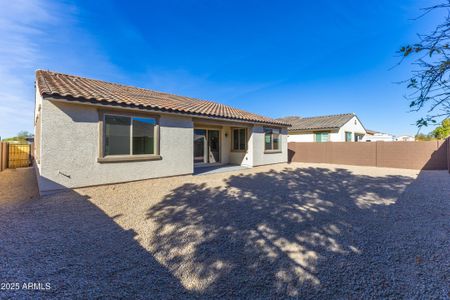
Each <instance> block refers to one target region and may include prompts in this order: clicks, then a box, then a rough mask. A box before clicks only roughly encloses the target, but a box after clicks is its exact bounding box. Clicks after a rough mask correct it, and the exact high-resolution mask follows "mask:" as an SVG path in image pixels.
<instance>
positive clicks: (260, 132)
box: [248, 126, 288, 166]
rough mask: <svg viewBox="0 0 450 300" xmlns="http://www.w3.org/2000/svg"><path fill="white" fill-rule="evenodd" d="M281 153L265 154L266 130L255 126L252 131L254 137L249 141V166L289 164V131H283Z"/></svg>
mask: <svg viewBox="0 0 450 300" xmlns="http://www.w3.org/2000/svg"><path fill="white" fill-rule="evenodd" d="M280 140H281V152H279V153H264V152H265V151H264V129H263V127H261V126H255V127H253V129H252V135H251V137H250V141H249V156H250V157H249V159H248V161H249V163H250V164H249V165H250V166H260V165H268V164H275V163H282V162H287V160H288V150H287V129H283V130H282V131H281V134H280Z"/></svg>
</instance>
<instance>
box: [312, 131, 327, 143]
mask: <svg viewBox="0 0 450 300" xmlns="http://www.w3.org/2000/svg"><path fill="white" fill-rule="evenodd" d="M314 140H315V141H316V142H318V143H322V142H328V141H330V133H329V132H326V131H320V132H314Z"/></svg>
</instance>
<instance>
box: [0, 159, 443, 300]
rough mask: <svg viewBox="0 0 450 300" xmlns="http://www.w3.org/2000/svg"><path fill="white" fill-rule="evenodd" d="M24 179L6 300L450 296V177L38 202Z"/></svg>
mask: <svg viewBox="0 0 450 300" xmlns="http://www.w3.org/2000/svg"><path fill="white" fill-rule="evenodd" d="M17 171H18V172H21V173H16V175H17V174H19V175H20V176H18V177H11V176H15V175H14V173H13V172H8V173H5V172H3V173H0V188H1V189H0V191H1V192H0V200H1V201H0V205H1V207H0V274H1V278H0V282H2V283H7V282H11V283H14V282H18V283H20V289H19V290H16V291H12V290H5V289H2V290H0V297H3V296H5V297H14V296H25V297H46V296H47V297H58V298H61V297H75V298H94V297H95V298H96V297H104V298H120V297H122V298H123V297H134V298H183V299H184V298H205V297H209V298H219V297H220V298H223V297H225V298H252V299H253V298H286V297H299V298H305V299H309V298H322V299H354V298H357V299H361V298H362V299H371V298H372V299H376V298H385V299H402V298H403V299H412V298H421V299H430V298H437V299H448V298H449V288H450V275H449V270H450V258H449V255H448V254H449V249H450V238H449V237H450V175H449V174H448V173H447V172H444V171H422V172H420V173H419V172H418V171H411V170H399V169H383V168H371V167H350V166H345V167H344V166H336V165H312V164H300V163H294V164H289V165H288V164H280V165H273V166H265V167H258V168H253V169H248V170H241V171H234V172H228V173H221V174H212V175H205V176H182V177H175V178H166V179H155V180H146V181H140V182H133V183H126V184H117V185H109V186H101V187H91V188H83V189H76V190H73V191H69V192H64V193H59V194H55V195H50V196H46V197H41V198H38V197H33V195H35V187H34V186H33V185H35V181H34V178H33V176H32V169H23V170H20V171H19V170H17ZM12 184H14V188H13V187H12V186H11V188H10V185H12ZM20 186H21V187H22V188H19V187H20ZM8 191H9V192H8ZM14 199H15V200H14ZM28 282H32V283H35V286H34V289H35V290H24V289H23V285H22V284H23V283H28ZM39 283H40V285H39ZM47 283H49V284H50V289H48V290H39V291H38V290H36V289H38V288H41V289H45V288H46V287H47V286H46V284H47Z"/></svg>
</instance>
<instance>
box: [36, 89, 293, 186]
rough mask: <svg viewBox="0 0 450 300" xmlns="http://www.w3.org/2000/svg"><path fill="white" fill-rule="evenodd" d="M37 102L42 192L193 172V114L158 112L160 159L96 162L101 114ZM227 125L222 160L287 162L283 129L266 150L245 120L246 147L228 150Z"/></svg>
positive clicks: (83, 107)
mask: <svg viewBox="0 0 450 300" xmlns="http://www.w3.org/2000/svg"><path fill="white" fill-rule="evenodd" d="M36 101H37V103H38V104H40V105H41V112H40V115H41V128H42V130H41V143H40V147H41V159H40V164H39V165H38V166H37V167H38V168H37V171H38V173H39V174H38V175H39V176H38V182H39V188H40V191H41V192H42V193H45V192H48V191H52V190H56V189H63V188H75V187H82V186H90V185H99V184H109V183H118V182H127V181H133V180H142V179H149V178H157V177H166V176H176V175H183V174H191V173H193V168H194V164H193V128H194V122H193V120H192V118H191V117H187V116H179V115H169V114H161V115H160V155H161V157H162V159H161V160H153V161H136V162H114V163H112V162H111V163H99V162H98V161H97V158H98V156H99V122H98V121H99V120H98V118H99V114H98V109H97V107H95V106H91V105H86V104H79V103H67V102H63V101H52V100H43V101H42V99H41V97H40V96H39V94H37V95H36ZM231 128H232V126H223V127H222V130H221V163H223V164H227V163H232V164H239V165H243V166H248V167H252V166H258V165H265V164H273V163H281V162H287V130H286V129H284V130H283V131H282V134H281V135H280V139H281V152H280V153H271V154H267V153H264V131H263V127H261V126H255V127H252V125H251V124H249V125H248V149H247V151H246V152H232V151H231V138H232V136H231Z"/></svg>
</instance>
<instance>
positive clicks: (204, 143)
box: [194, 129, 220, 164]
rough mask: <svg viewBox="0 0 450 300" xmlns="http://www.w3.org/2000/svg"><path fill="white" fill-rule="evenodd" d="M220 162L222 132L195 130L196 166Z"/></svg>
mask: <svg viewBox="0 0 450 300" xmlns="http://www.w3.org/2000/svg"><path fill="white" fill-rule="evenodd" d="M218 162H220V131H219V130H208V129H194V164H204V163H218Z"/></svg>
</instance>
